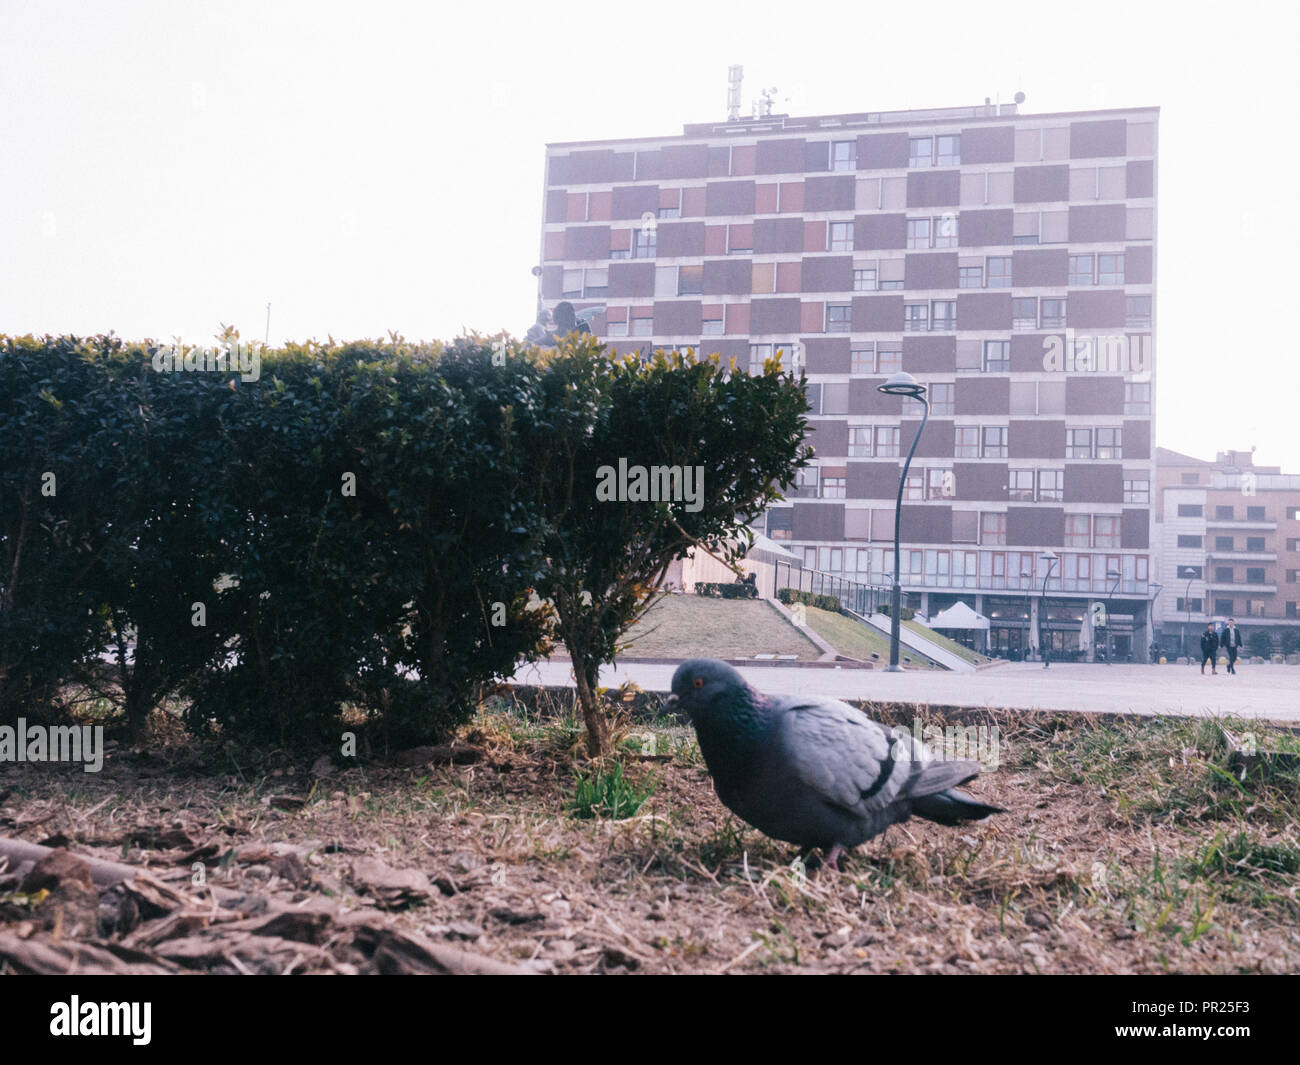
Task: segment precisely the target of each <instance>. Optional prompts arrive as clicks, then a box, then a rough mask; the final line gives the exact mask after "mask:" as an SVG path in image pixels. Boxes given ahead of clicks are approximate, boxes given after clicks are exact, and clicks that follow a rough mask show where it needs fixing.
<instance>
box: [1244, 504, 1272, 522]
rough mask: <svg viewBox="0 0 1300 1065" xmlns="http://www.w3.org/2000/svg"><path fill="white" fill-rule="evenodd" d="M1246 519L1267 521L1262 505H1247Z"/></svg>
mask: <svg viewBox="0 0 1300 1065" xmlns="http://www.w3.org/2000/svg"><path fill="white" fill-rule="evenodd" d="M1246 520H1247V521H1268V518H1267V517H1265V512H1264V508H1263V507H1247V508H1246Z"/></svg>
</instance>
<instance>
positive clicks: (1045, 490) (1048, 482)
mask: <svg viewBox="0 0 1300 1065" xmlns="http://www.w3.org/2000/svg"><path fill="white" fill-rule="evenodd" d="M1064 499H1065V471H1064V470H1039V471H1038V501H1039V502H1040V503H1060V502H1063V501H1064Z"/></svg>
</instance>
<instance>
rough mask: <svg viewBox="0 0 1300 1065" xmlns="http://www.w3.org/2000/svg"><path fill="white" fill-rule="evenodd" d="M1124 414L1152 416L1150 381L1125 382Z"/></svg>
mask: <svg viewBox="0 0 1300 1065" xmlns="http://www.w3.org/2000/svg"><path fill="white" fill-rule="evenodd" d="M1124 413H1125V414H1150V413H1151V382H1150V381H1125V382H1124Z"/></svg>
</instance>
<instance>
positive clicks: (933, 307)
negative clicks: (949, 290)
mask: <svg viewBox="0 0 1300 1065" xmlns="http://www.w3.org/2000/svg"><path fill="white" fill-rule="evenodd" d="M930 328H931V329H933V330H936V331H938V332H945V331H949V330H953V329H956V328H957V301H956V300H932V301H931V302H930Z"/></svg>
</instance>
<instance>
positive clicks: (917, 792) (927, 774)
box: [907, 760, 980, 799]
mask: <svg viewBox="0 0 1300 1065" xmlns="http://www.w3.org/2000/svg"><path fill="white" fill-rule="evenodd" d="M979 775H980V764H979V762H969V761H956V760H954V761H950V762H945V761H939V760H929V761H925V762H918V763H916V768H915V772H914V775H913V776H912V778H911V780H909V781H908V782H907V795H908V797H910V798H913V799H917V798H921V797H922V796H925V795H934V794H936V793H937V792H941V791H947V790H948V789H949V788H955V787H957V786H958V785H959V784H965V783H966V782H967V781H968V780H974V779H975V778H976V777H977V776H979Z"/></svg>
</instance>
